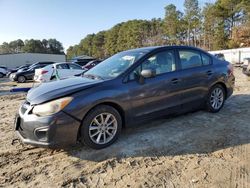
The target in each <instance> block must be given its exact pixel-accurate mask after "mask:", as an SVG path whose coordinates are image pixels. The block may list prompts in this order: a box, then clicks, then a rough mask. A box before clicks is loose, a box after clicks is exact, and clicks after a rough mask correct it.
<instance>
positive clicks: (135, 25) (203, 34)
mask: <svg viewBox="0 0 250 188" xmlns="http://www.w3.org/2000/svg"><path fill="white" fill-rule="evenodd" d="M184 7H185V10H184V13H182V12H180V11H179V10H177V9H176V6H175V5H173V4H170V5H167V6H166V7H165V17H164V19H163V20H162V19H152V20H130V21H127V22H123V23H120V24H117V25H115V26H114V27H112V28H111V29H109V30H107V31H101V32H99V33H97V34H91V35H87V36H86V37H85V38H84V39H83V40H81V42H80V43H79V44H78V45H75V46H71V47H69V49H68V50H67V55H68V58H69V59H70V58H72V57H74V56H77V55H83V54H85V55H90V56H94V57H97V58H105V57H108V56H111V55H113V54H115V53H117V52H120V51H123V50H127V49H131V48H138V47H144V46H155V45H174V44H177V45H192V46H198V47H201V48H204V49H207V50H219V49H226V48H234V47H239V46H241V45H242V44H243V46H246V45H249V42H248V41H249V39H247V37H248V36H249V33H250V21H249V19H250V0H217V1H216V2H215V3H214V4H212V3H207V4H206V5H205V6H204V7H203V10H201V9H200V7H199V2H198V0H185V2H184ZM235 28H237V31H238V32H240V33H241V35H240V36H241V38H240V39H238V38H237V35H235V36H234V35H233V34H232V32H233V31H234V30H235ZM245 41H247V42H245ZM244 42H245V43H244Z"/></svg>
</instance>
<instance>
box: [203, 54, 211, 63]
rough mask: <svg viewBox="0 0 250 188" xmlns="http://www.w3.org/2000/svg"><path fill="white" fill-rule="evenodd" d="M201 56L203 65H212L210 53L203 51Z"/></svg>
mask: <svg viewBox="0 0 250 188" xmlns="http://www.w3.org/2000/svg"><path fill="white" fill-rule="evenodd" d="M201 58H202V63H203V65H210V64H211V58H210V57H209V56H208V55H206V54H204V53H201Z"/></svg>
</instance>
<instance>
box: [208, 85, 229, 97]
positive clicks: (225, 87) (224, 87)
mask: <svg viewBox="0 0 250 188" xmlns="http://www.w3.org/2000/svg"><path fill="white" fill-rule="evenodd" d="M215 85H221V86H222V87H223V89H224V91H225V95H226V98H227V97H228V96H227V86H226V84H225V83H223V82H216V83H214V84H213V85H212V86H211V87H210V89H211V88H212V87H214V86H215Z"/></svg>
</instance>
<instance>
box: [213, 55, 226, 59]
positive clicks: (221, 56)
mask: <svg viewBox="0 0 250 188" xmlns="http://www.w3.org/2000/svg"><path fill="white" fill-rule="evenodd" d="M214 56H215V57H217V58H218V59H220V60H226V59H225V55H224V54H222V53H219V54H214Z"/></svg>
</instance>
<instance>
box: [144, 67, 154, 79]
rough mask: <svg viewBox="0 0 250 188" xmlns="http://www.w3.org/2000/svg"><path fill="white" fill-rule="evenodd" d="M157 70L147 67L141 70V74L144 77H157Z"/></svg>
mask: <svg viewBox="0 0 250 188" xmlns="http://www.w3.org/2000/svg"><path fill="white" fill-rule="evenodd" d="M155 74H156V73H155V71H153V70H151V69H145V70H142V71H141V76H143V77H144V78H152V77H155Z"/></svg>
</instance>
